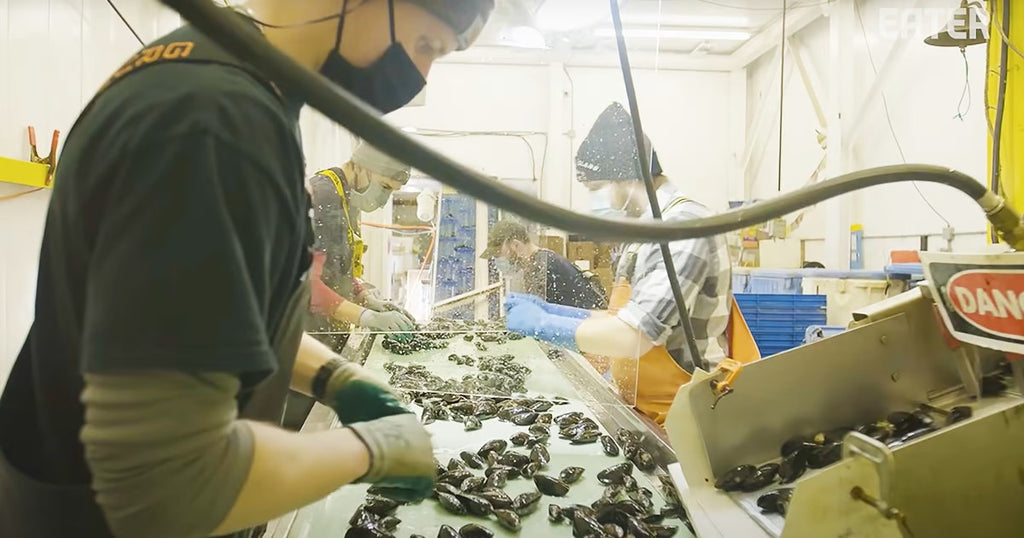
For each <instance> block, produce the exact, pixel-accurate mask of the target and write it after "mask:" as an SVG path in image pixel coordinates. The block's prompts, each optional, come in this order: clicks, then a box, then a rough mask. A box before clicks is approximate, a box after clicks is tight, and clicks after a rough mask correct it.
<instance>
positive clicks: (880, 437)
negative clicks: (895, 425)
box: [857, 422, 892, 443]
mask: <svg viewBox="0 0 1024 538" xmlns="http://www.w3.org/2000/svg"><path fill="white" fill-rule="evenodd" d="M890 428H891V426H888V423H877V422H872V423H871V424H863V425H861V426H857V431H858V432H860V433H862V434H864V435H867V436H868V437H871V438H872V439H875V440H876V441H882V442H883V443H884V442H885V440H886V439H888V438H889V435H890V433H892V430H891V429H890Z"/></svg>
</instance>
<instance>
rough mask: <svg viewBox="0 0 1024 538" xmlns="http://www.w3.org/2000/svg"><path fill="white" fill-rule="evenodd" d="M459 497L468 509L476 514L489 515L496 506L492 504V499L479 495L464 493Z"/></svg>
mask: <svg viewBox="0 0 1024 538" xmlns="http://www.w3.org/2000/svg"><path fill="white" fill-rule="evenodd" d="M458 499H459V500H460V501H462V504H463V505H464V506H465V507H466V510H468V511H469V513H470V514H473V515H474V516H480V517H487V516H489V515H491V513H492V512H494V507H493V506H491V503H490V501H488V500H487V499H485V498H483V497H480V496H477V495H469V494H465V493H464V494H462V495H459V497H458Z"/></svg>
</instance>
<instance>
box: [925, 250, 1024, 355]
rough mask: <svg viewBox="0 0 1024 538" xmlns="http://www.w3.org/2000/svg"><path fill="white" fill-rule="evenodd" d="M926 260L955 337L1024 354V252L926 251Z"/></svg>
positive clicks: (933, 286)
mask: <svg viewBox="0 0 1024 538" xmlns="http://www.w3.org/2000/svg"><path fill="white" fill-rule="evenodd" d="M921 259H922V261H923V262H924V270H925V276H926V277H927V278H928V284H929V286H930V287H931V289H932V295H933V296H934V297H935V298H936V302H937V303H938V304H939V311H940V312H941V313H942V317H943V321H944V322H945V324H946V327H947V328H948V329H949V331H950V333H952V335H953V337H954V338H956V339H957V340H960V341H962V342H966V343H969V344H975V345H979V346H983V347H988V348H993V349H999V350H1002V351H1007V352H1011V353H1024V253H1008V254H996V255H989V254H984V255H971V254H940V253H921Z"/></svg>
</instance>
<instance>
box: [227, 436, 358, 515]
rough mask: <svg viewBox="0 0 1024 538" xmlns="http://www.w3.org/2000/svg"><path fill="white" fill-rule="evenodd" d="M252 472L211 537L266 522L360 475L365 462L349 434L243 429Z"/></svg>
mask: <svg viewBox="0 0 1024 538" xmlns="http://www.w3.org/2000/svg"><path fill="white" fill-rule="evenodd" d="M249 426H250V428H251V429H252V433H253V438H254V441H255V442H254V444H253V445H254V447H255V449H254V452H253V456H252V466H251V467H250V469H249V474H248V476H247V477H246V479H245V484H244V485H243V486H242V490H241V492H240V493H239V494H238V498H237V499H236V500H235V503H234V505H233V506H232V507H231V510H230V511H229V512H228V514H227V517H225V518H224V520H223V521H222V522H221V523H220V525H218V526H217V528H216V529H215V530H214V532H213V534H215V535H217V534H227V533H230V532H234V531H237V530H241V529H246V528H249V527H252V526H254V525H257V524H259V523H263V522H266V521H270V520H271V519H274V518H275V517H278V516H281V515H282V514H286V513H288V512H291V511H293V510H296V509H298V508H300V507H302V506H305V505H307V504H310V503H312V502H314V501H316V500H317V499H320V498H322V497H325V496H327V495H328V494H330V493H331V492H333V491H335V490H336V489H338V488H339V487H341V486H343V485H345V484H349V483H352V482H354V481H356V480H358V479H359V478H360V477H362V476H363V475H365V474H366V472H367V470H368V469H369V466H370V456H369V454H368V452H367V450H366V446H365V445H364V444H363V442H362V441H360V439H359V437H358V436H356V434H355V433H353V432H352V430H349V429H340V430H328V431H323V432H315V433H298V434H297V433H292V432H287V431H284V430H282V429H280V428H276V427H273V426H269V425H266V424H260V423H254V422H253V423H249Z"/></svg>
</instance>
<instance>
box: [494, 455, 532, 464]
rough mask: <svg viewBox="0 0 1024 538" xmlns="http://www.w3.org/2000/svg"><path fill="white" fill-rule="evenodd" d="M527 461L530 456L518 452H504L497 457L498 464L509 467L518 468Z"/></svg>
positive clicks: (528, 461)
mask: <svg viewBox="0 0 1024 538" xmlns="http://www.w3.org/2000/svg"><path fill="white" fill-rule="evenodd" d="M527 463H530V457H529V456H527V455H526V454H520V453H518V452H506V453H504V454H502V455H501V457H499V458H498V464H500V465H507V466H509V467H515V468H520V467H522V466H524V465H526V464H527Z"/></svg>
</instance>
